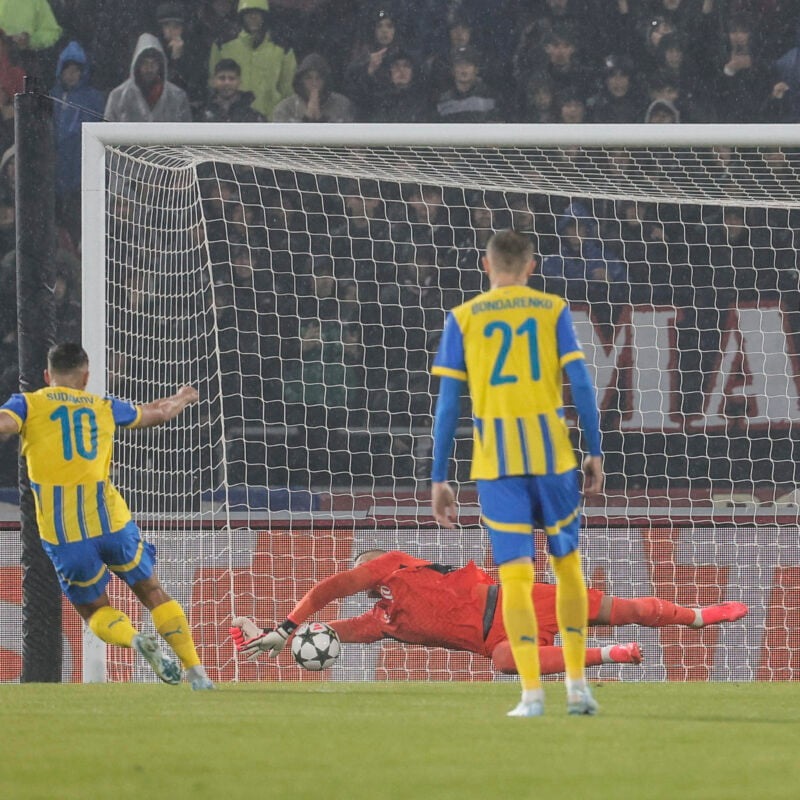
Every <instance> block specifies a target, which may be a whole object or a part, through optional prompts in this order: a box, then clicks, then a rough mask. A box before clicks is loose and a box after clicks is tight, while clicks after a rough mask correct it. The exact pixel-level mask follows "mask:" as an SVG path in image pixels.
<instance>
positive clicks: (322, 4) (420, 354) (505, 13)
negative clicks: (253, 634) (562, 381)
mask: <svg viewBox="0 0 800 800" xmlns="http://www.w3.org/2000/svg"><path fill="white" fill-rule="evenodd" d="M25 75H28V76H32V77H35V78H36V79H37V80H38V83H39V85H40V86H42V87H52V89H51V94H52V96H53V98H54V99H55V131H56V149H57V164H56V166H57V186H56V194H57V215H58V222H59V228H58V230H59V234H58V236H59V238H58V245H57V270H56V271H57V273H58V276H59V277H58V286H57V287H56V296H57V302H58V304H59V307H60V308H62V309H63V310H64V313H63V319H64V320H65V321H66V322H65V327H64V329H63V330H62V332H61V333H62V336H67V335H70V336H72V337H75V338H76V337H77V336H78V335H79V334H78V332H79V314H78V313H77V309H78V297H79V279H78V275H79V263H80V262H79V254H80V126H81V124H82V123H83V122H86V121H99V120H103V119H105V120H108V121H139V122H189V121H197V122H259V121H266V122H309V123H312V122H354V123H358V122H383V123H402V122H450V123H459V122H472V123H476V122H487V123H488V122H495V123H497V122H500V123H502V122H519V123H565V124H580V123H593V122H594V123H617V124H630V123H638V122H649V123H656V124H657V123H681V122H684V123H685V122H695V123H708V122H729V123H751V122H800V5H798V4H796V3H794V2H791V0H603V2H596V1H595V0H495V1H494V2H492V3H486V2H485V0H484V1H483V2H482V0H238V3H237V0H183V2H178V1H172V2H163V1H161V2H160V1H159V0H136V2H131V0H24V2H5V3H3V2H2V0H0V155H1V156H2V157H1V158H0V257H2V261H0V303H2V309H0V310H1V311H2V314H0V318H2V326H1V327H0V363H2V371H0V395H2V396H7V395H8V394H9V393H10V392H12V391H15V389H16V385H17V384H16V382H17V367H16V348H17V342H16V327H15V324H14V263H15V258H14V226H15V214H14V143H13V122H14V120H13V114H14V108H13V96H14V94H15V93H17V92H19V91H21V89H22V85H23V77H24V76H25ZM610 157H611V158H613V157H614V154H611V156H610ZM714 157H715V159H716V161H717V162H718V164H719V165H720V166H719V172H720V174H724V173H725V171H726V170H727V169H729V168H730V163H729V162H730V160H732V159H735V153H731V152H729V151H725V150H724V148H720V149H718V151H716V152H715V154H714ZM620 158H621V159H622V160H624V154H620ZM781 158H782V154H781V153H780V152H778V151H776V152H775V159H774V162H773V163H771V164H767V166H766V167H765V169H766V172H767V173H769V174H774V173H775V172H776V171H780V169H781V164H779V163H778V162H779V161H780V159H781ZM619 169H620V171H624V169H625V164H624V163H621V164H620V165H619ZM770 170H771V172H770ZM788 172H789V173H791V174H793V167H791V166H790V167H789V170H788ZM267 173H269V171H268V170H267V171H263V172H262V173H259V174H257V175H250V176H249V177H248V178H247V179H246V180H243V179H242V177H241V176H239V175H231V176H230V179H226V178H225V177H224V176H223V177H221V178H219V177H218V178H217V179H216V180H214V181H212V180H210V179H209V180H207V181H206V182H205V183H204V184H203V189H204V198H205V199H204V202H205V204H206V212H207V216H208V218H209V219H210V220H211V222H210V224H209V228H208V234H207V235H208V238H209V246H210V253H211V261H212V271H213V276H214V281H215V282H216V283H217V284H218V287H217V300H218V302H219V303H220V319H221V327H222V331H223V335H222V347H223V348H228V349H229V351H230V352H236V353H238V354H239V355H240V356H242V358H245V357H247V356H253V358H254V361H253V364H252V365H251V366H248V367H247V368H246V369H244V370H243V376H242V377H241V378H240V379H238V378H237V380H241V381H242V382H244V381H245V377H244V376H247V375H249V376H256V378H255V382H256V384H257V385H254V386H244V385H240V386H237V387H227V388H228V389H230V392H231V394H232V395H235V394H236V393H237V392H239V393H240V394H241V395H242V396H245V397H259V398H263V399H266V400H267V401H268V402H267V408H269V409H272V411H270V412H269V413H275V414H278V412H277V409H282V410H281V411H280V415H282V417H281V418H280V419H278V418H277V417H276V418H275V419H268V420H266V422H267V423H271V422H274V423H282V424H285V425H287V426H292V425H296V424H298V422H300V421H302V420H305V424H306V425H307V426H310V427H311V428H314V427H316V428H322V427H324V426H327V428H328V430H332V431H336V430H338V431H341V432H342V434H341V435H342V437H343V438H342V442H341V443H340V445H337V446H335V447H334V445H333V444H331V442H330V441H326V442H325V445H324V446H323V447H320V446H319V440H317V445H316V449H317V450H318V457H319V458H320V459H322V460H325V459H329V457H330V452H332V450H340V451H341V452H342V453H345V452H352V451H353V449H354V448H353V444H352V441H351V440H349V439H348V436H350V434H348V433H346V432H345V429H346V428H347V427H348V425H350V426H351V427H352V425H351V423H352V419H353V418H352V417H350V418H349V420H348V419H346V418H345V417H346V414H347V413H352V412H358V411H360V410H365V411H368V412H369V413H370V415H371V416H370V420H371V421H372V422H376V421H377V422H376V424H377V425H378V426H379V427H382V428H383V429H385V430H386V431H390V430H391V429H392V428H393V427H395V428H396V427H397V426H398V425H400V426H401V427H405V428H409V426H410V425H412V422H413V420H419V419H421V418H422V417H425V416H426V415H428V414H429V413H430V408H429V405H428V404H429V402H430V397H429V395H428V385H427V378H426V370H427V359H428V356H429V352H430V349H431V344H432V343H431V342H430V341H429V332H430V331H436V330H440V329H441V324H442V320H441V318H440V317H441V313H442V312H441V309H443V308H446V307H449V306H450V305H452V304H453V302H457V301H460V300H461V299H463V298H464V297H465V296H468V295H470V294H472V293H474V292H475V291H477V290H478V289H480V288H481V286H482V284H481V275H480V271H479V253H480V250H481V248H482V247H483V246H484V245H485V242H486V240H487V238H488V236H489V234H490V232H491V230H492V229H497V228H499V227H503V226H505V225H508V224H514V225H515V226H516V227H519V228H520V229H522V230H528V231H530V232H531V233H532V234H533V232H534V231H535V232H536V235H537V243H538V246H539V248H540V251H541V253H542V255H543V260H542V268H541V278H540V279H539V280H540V282H541V284H540V285H543V286H544V287H545V288H548V289H551V290H554V291H559V292H561V293H564V294H566V295H567V296H568V297H570V298H571V299H574V300H587V301H589V302H591V303H593V304H594V306H595V309H596V313H597V315H598V317H599V318H601V319H603V318H605V319H606V321H607V322H608V324H609V325H611V324H613V321H614V307H615V304H617V303H622V302H630V301H634V302H671V301H673V300H675V301H676V302H677V300H676V293H679V292H680V291H681V289H680V287H687V286H690V285H692V284H697V283H700V282H701V281H700V279H699V278H697V276H698V275H700V274H701V273H702V271H703V270H704V269H706V270H711V269H713V268H717V267H721V265H720V264H717V263H716V262H717V261H719V260H720V259H721V260H722V261H726V260H727V259H729V258H732V259H733V260H734V261H735V260H736V259H738V262H737V263H739V266H740V267H741V269H739V270H738V271H737V270H734V271H733V272H731V274H730V276H728V277H729V280H728V278H723V277H721V276H722V275H723V270H722V269H721V268H720V269H716V272H715V273H714V275H715V277H709V274H705V275H704V278H703V280H705V281H706V284H705V285H707V286H709V287H710V288H709V290H708V298H707V300H708V302H707V303H706V300H702V302H700V301H698V302H697V303H696V304H699V306H700V307H705V306H704V304H705V305H707V306H708V308H710V309H716V308H717V306H718V305H719V300H718V298H719V297H720V296H724V290H726V289H729V290H730V291H736V292H739V291H747V290H748V287H750V290H752V291H755V290H758V291H775V292H777V291H779V290H782V291H795V290H796V267H797V264H796V255H795V254H796V248H795V242H794V237H795V233H794V231H795V230H796V229H797V228H798V225H797V224H796V223H797V221H796V220H794V219H790V218H789V216H788V214H787V215H785V217H786V218H785V219H782V218H780V219H779V218H778V214H779V212H774V213H773V217H772V218H770V220H769V221H768V220H767V218H766V212H762V211H761V210H758V209H756V210H755V211H753V210H748V211H747V212H745V211H744V210H742V209H735V208H729V209H728V210H726V211H725V212H723V211H722V209H721V208H712V207H706V208H703V209H700V208H699V207H698V210H697V214H698V217H697V219H695V220H688V221H687V219H686V218H685V216H684V214H685V210H683V209H682V210H681V211H680V212H678V211H676V210H675V209H674V208H672V209H670V208H669V207H668V206H667V205H666V204H653V205H652V206H651V207H649V208H643V207H642V205H641V204H636V203H632V202H630V203H629V202H624V201H616V202H611V201H585V200H582V199H580V198H560V199H558V198H557V199H555V201H554V200H553V198H552V197H545V196H543V195H541V196H540V195H535V194H530V195H524V194H519V195H516V194H513V193H512V194H509V193H505V194H503V193H499V194H498V195H497V196H493V195H490V194H486V193H481V192H476V193H466V194H465V193H464V192H460V193H459V192H458V191H455V190H444V191H443V190H442V189H441V188H439V187H435V186H426V185H411V184H409V185H400V184H393V185H391V186H389V185H381V186H378V185H377V184H374V185H368V186H367V185H365V186H361V185H353V186H337V187H334V189H335V191H333V192H331V193H330V194H327V195H322V194H320V193H319V192H316V193H314V192H313V191H312V192H304V191H301V190H300V189H298V187H297V186H296V185H294V186H291V185H289V184H287V185H285V186H284V185H282V183H281V178H280V176H278V175H277V174H276V173H274V172H273V173H271V174H267ZM290 184H291V181H290ZM243 185H247V186H249V190H245V191H243V190H242V186H243ZM247 191H250V192H251V193H253V192H254V193H255V196H254V197H249V196H248V194H247ZM393 198H394V199H393ZM309 203H311V205H309ZM337 203H338V204H339V205H337ZM771 213H772V212H771ZM745 214H747V215H748V219H747V221H746V222H747V224H746V226H745V225H744V215H745ZM736 215H739V217H742V220H741V221H740V222H738V223H736V224H734V222H735V220H734V219H733V218H734V217H735V216H736ZM739 217H736V219H738V218H739ZM762 217H763V219H762ZM768 225H769V227H767V226H768ZM737 236H738V238H737ZM759 236H762V237H769V244H768V246H765V247H763V248H762V247H760V246H759V245H758V242H756V241H754V240H753V237H755V238H758V237H759ZM726 248H727V249H726ZM723 251H724V252H723ZM289 254H293V255H292V256H291V257H290V256H289ZM298 254H302V257H301V256H300V255H298ZM765 259H766V260H767V261H769V263H763V264H762V263H761V262H763V261H764V260H765ZM770 259H771V260H770ZM681 270H683V272H681ZM684 273H686V274H684ZM751 273H752V275H751ZM692 275H694V276H695V277H694V278H693V277H692ZM131 281H132V282H135V278H131ZM715 281H717V283H715ZM720 281H723V282H724V281H727V283H726V284H725V286H721V285H718V283H719V282H720ZM743 281H744V282H745V283H747V285H746V286H745V285H744V284H743V283H742V282H743ZM237 287H246V289H247V291H248V292H249V294H250V296H251V297H254V298H255V303H256V305H255V306H254V307H253V308H252V309H250V310H249V312H248V303H251V304H252V301H251V300H245V299H243V298H238V299H237V298H236V296H235V295H236V294H237V291H238V290H237ZM676 287H678V288H676ZM129 288H130V289H131V294H132V296H133V294H135V291H134V289H135V287H134V286H133V285H132V284H131V286H130V287H129ZM254 290H255V291H254ZM688 291H689V290H688V289H685V290H684V294H686V292H688ZM712 295H713V297H712ZM297 298H300V301H299V304H298V300H297ZM145 302H146V301H145ZM259 303H260V304H261V305H258V304H259ZM287 303H288V304H290V305H291V306H292V307H291V308H289V307H288V306H286V304H287ZM292 304H293V305H292ZM226 314H228V315H229V316H230V319H229V320H228V321H227V322H226V321H225V319H226ZM715 314H716V311H714V310H712V311H710V312H709V315H710V317H709V320H706V321H703V320H702V319H700V320H696V321H695V322H696V324H695V326H694V327H695V328H696V329H699V330H701V331H703V330H705V329H706V328H708V329H709V330H710V329H711V328H713V326H714V324H716V323H714V320H713V319H711V317H714V315H715ZM70 320H71V322H70ZM248 320H250V322H248ZM70 325H71V326H72V327H71V328H70ZM709 335H710V334H709ZM248 337H250V338H249V339H248ZM248 341H249V342H250V344H248ZM706 344H708V343H706ZM712 344H713V343H712ZM267 345H268V346H267ZM690 349H691V348H690ZM695 349H696V350H697V352H700V350H699V349H697V348H695ZM273 361H274V363H272V362H273ZM687 363H688V362H687ZM690 373H691V374H696V375H697V376H700V375H701V373H702V365H700V364H697V365H695V366H694V368H693V369H688V368H687V374H690ZM276 374H279V375H280V377H281V381H274V380H267V379H266V378H264V376H265V375H276ZM229 380H233V378H229ZM688 380H689V381H690V384H691V380H695V379H693V378H689V379H688ZM699 380H701V378H700V377H697V378H696V381H699ZM411 383H413V384H414V385H413V386H412V385H410V384H411ZM685 394H686V397H687V403H689V404H690V405H691V403H693V402H695V400H694V399H693V398H695V395H696V394H697V392H696V391H693V390H692V388H691V385H688V386H687V389H686V393H685ZM270 400H280V401H281V402H280V403H270V402H269V401H270ZM337 409H341V411H337ZM293 415H294V416H293ZM242 416H244V417H245V418H247V416H248V414H247V413H245V411H242ZM295 417H297V418H295ZM301 418H302V419H301ZM329 435H330V436H335V435H336V434H335V433H332V434H329ZM409 441H410V440H409ZM307 444H308V446H307V447H305V448H301V447H299V446H297V447H296V448H295V449H294V451H293V450H292V448H289V449H288V451H287V452H289V453H290V455H289V456H287V458H290V457H291V452H296V453H300V452H301V451H305V452H307V451H309V449H313V448H312V444H310V443H307ZM411 447H412V445H411V444H410V443H408V442H406V441H405V440H404V439H403V438H402V437H398V436H390V435H388V434H387V438H386V442H385V454H386V456H387V459H388V460H389V461H390V462H391V463H390V464H387V465H386V466H385V467H381V468H380V470H378V469H377V468H376V467H375V465H374V463H372V464H371V465H366V466H363V467H359V469H360V470H361V471H362V472H364V474H368V473H369V472H370V471H371V472H372V473H373V474H374V473H375V472H376V471H379V472H380V471H381V470H383V471H389V472H391V470H396V469H397V468H398V467H397V464H398V463H400V461H402V457H403V456H408V459H407V461H408V465H407V467H403V468H402V469H404V470H406V472H407V473H408V474H412V473H413V471H414V466H413V461H412V459H411ZM368 450H369V457H370V458H372V459H374V458H376V457H377V455H376V454H377V453H378V452H379V451H380V447H376V443H375V440H373V441H371V442H370V443H369V447H368V448H365V451H364V452H365V453H367V451H368ZM305 467H306V468H307V469H309V470H311V471H313V467H312V466H310V465H309V464H308V463H306V465H305ZM287 469H288V470H289V471H290V472H291V465H288V466H287ZM326 469H327V470H328V471H329V472H331V471H332V472H336V471H340V472H342V473H344V472H345V471H348V470H349V471H350V472H353V471H357V470H355V468H354V467H353V465H352V464H350V465H349V466H343V465H342V464H339V465H338V466H331V464H330V463H328V466H327V467H326ZM6 472H8V470H6ZM11 474H12V475H13V470H12V473H11ZM8 482H13V477H12V479H11V481H9V480H8V478H7V476H3V475H0V484H2V483H8Z"/></svg>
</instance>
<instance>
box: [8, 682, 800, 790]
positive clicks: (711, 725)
mask: <svg viewBox="0 0 800 800" xmlns="http://www.w3.org/2000/svg"><path fill="white" fill-rule="evenodd" d="M546 691H547V702H548V709H547V716H546V717H543V718H540V719H508V718H506V717H505V712H506V711H508V710H509V709H510V708H512V707H513V706H514V705H515V704H516V702H517V699H518V687H517V686H516V685H515V684H508V683H496V684H484V683H481V684H462V683H392V684H387V683H364V684H341V683H303V684H299V683H298V684H290V683H282V684H269V683H264V684H235V685H233V684H232V685H222V686H220V687H218V690H217V691H216V692H204V693H193V692H191V691H190V690H189V688H188V686H185V685H184V686H181V687H179V688H177V689H176V688H173V687H168V686H163V685H160V684H159V685H150V684H148V685H134V684H131V685H125V684H116V685H85V686H84V685H36V684H28V685H4V686H0V798H3V800H29V799H31V800H32V799H33V798H36V799H37V800H38V799H39V798H41V799H42V800H78V798H80V799H81V800H85V798H101V797H104V798H110V799H111V800H126V799H127V798H137V800H141V799H142V798H150V797H168V798H173V799H174V800H183V798H187V800H189V798H191V800H205V799H206V798H214V800H238V798H247V799H248V800H250V798H259V800H260V799H261V798H264V799H265V800H266V799H267V798H300V799H301V800H305V798H310V799H311V798H313V800H330V799H332V798H335V800H339V799H340V798H341V799H342V800H360V798H369V799H370V800H384V799H387V800H400V799H401V798H403V799H404V798H414V800H429V799H430V800H439V798H442V800H449V799H450V798H453V799H454V800H455V798H458V800H472V798H475V799H476V800H477V799H478V798H480V799H481V800H484V798H509V799H510V800H517V798H519V799H520V800H521V799H522V798H541V800H553V799H554V798H568V799H569V800H583V799H584V798H587V799H589V798H590V799H591V800H604V798H609V799H611V798H613V800H623V799H624V798H630V797H632V798H636V799H637V800H650V799H651V798H654V799H656V798H658V799H659V800H660V798H664V800H678V799H680V800H694V799H695V798H696V800H716V799H717V798H719V800H723V798H724V800H734V799H735V798H747V799H748V800H761V798H770V800H773V799H774V798H787V799H789V798H791V800H797V798H800V759H798V756H797V754H798V752H800V702H798V700H799V699H800V697H799V695H800V686H798V685H797V684H790V683H771V684H756V683H754V684H713V683H712V684H699V683H695V684H645V683H641V684H635V683H606V684H602V685H599V686H597V687H596V689H595V697H596V698H597V699H598V701H599V702H600V703H601V706H602V708H601V714H600V715H599V716H597V717H568V716H566V713H565V711H564V692H563V686H562V685H561V684H548V685H547V689H546Z"/></svg>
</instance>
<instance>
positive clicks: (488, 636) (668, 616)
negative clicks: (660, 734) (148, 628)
mask: <svg viewBox="0 0 800 800" xmlns="http://www.w3.org/2000/svg"><path fill="white" fill-rule="evenodd" d="M362 591H365V592H367V595H368V596H369V597H372V598H376V599H377V601H378V602H376V603H375V605H374V606H373V607H372V608H371V609H370V610H369V611H367V612H366V613H365V614H361V615H360V616H357V617H352V618H350V619H338V620H334V621H333V622H329V623H328V624H329V625H330V626H331V627H332V628H333V629H334V630H335V631H336V633H337V634H338V636H339V639H340V640H341V641H342V642H343V643H350V642H354V643H355V642H360V643H370V642H377V641H380V640H381V639H393V640H395V641H400V642H405V643H408V644H418V645H424V646H427V647H444V648H447V649H448V650H466V651H468V652H471V653H477V654H478V655H482V656H485V657H486V658H490V659H491V660H492V664H493V666H494V668H495V669H496V670H497V671H498V672H503V673H507V674H513V673H516V667H515V665H514V658H513V655H512V653H511V646H510V644H509V641H508V635H507V634H506V630H505V628H504V626H503V616H502V614H501V613H499V611H498V609H500V608H501V607H502V605H501V603H502V591H503V590H502V587H501V586H499V585H498V584H497V582H496V581H495V580H494V579H493V578H492V577H491V575H489V573H488V572H486V571H484V570H482V569H480V568H479V567H478V566H476V565H475V563H474V562H472V561H470V562H469V563H468V564H467V565H466V566H463V567H452V566H444V565H441V564H435V563H432V562H430V561H425V560H424V559H421V558H415V557H414V556H412V555H409V554H408V553H403V552H401V551H399V550H393V551H389V552H387V551H385V550H378V549H376V550H368V551H367V552H365V553H362V554H361V555H359V556H358V557H357V558H356V560H355V565H354V567H353V569H349V570H345V571H343V572H339V573H336V574H335V575H332V576H331V577H329V578H326V579H324V580H322V581H320V582H319V583H317V584H316V585H315V586H314V587H313V588H312V589H311V590H310V591H309V592H307V594H306V595H305V596H304V597H303V598H302V599H301V600H300V601H299V602H298V603H297V605H296V606H295V607H294V608H293V609H292V611H291V612H290V613H289V615H288V617H287V618H286V619H285V620H284V621H283V622H281V623H280V625H278V626H277V627H276V628H272V629H266V630H262V629H261V628H260V627H259V626H258V625H257V624H256V623H255V622H254V621H253V620H251V619H248V618H247V617H234V619H233V620H232V625H231V628H230V632H231V636H232V638H233V640H234V643H235V645H236V649H237V650H238V651H239V652H240V653H242V654H243V655H245V656H247V657H248V658H249V659H255V658H257V657H258V656H260V655H261V653H264V652H266V653H267V654H268V655H269V656H270V657H272V658H274V657H275V656H277V655H278V653H280V652H281V650H283V648H284V647H285V645H286V642H287V641H288V639H289V638H290V636H291V635H292V633H293V632H294V630H295V629H296V628H297V627H298V626H299V625H300V624H302V623H303V622H305V621H306V620H307V619H309V618H310V617H311V616H312V615H314V614H316V613H317V612H319V611H321V610H322V609H324V608H325V607H326V606H327V605H328V604H329V603H331V602H333V601H335V600H340V599H342V598H345V597H349V596H351V595H354V594H357V593H358V592H362ZM588 591H589V616H588V620H587V622H588V624H589V625H590V626H592V625H630V624H635V625H642V626H645V627H649V628H661V627H665V626H667V625H682V626H684V627H689V628H704V627H706V626H708V625H714V624H717V623H720V622H733V621H735V620H737V619H741V618H742V617H743V616H744V615H745V614H747V610H748V609H747V606H746V605H744V604H742V603H722V604H721V605H714V606H707V607H705V608H685V607H683V606H679V605H676V604H674V603H671V602H669V601H667V600H662V599H660V598H658V597H639V598H632V599H627V598H621V597H613V596H611V595H608V594H605V593H604V592H601V591H599V590H597V589H589V590H588ZM533 598H534V604H535V605H534V607H535V609H536V616H537V620H538V623H539V632H538V635H539V647H540V653H541V668H542V673H543V674H554V673H559V672H563V671H564V654H563V651H562V648H561V647H557V646H554V644H553V642H554V639H555V635H556V633H558V621H557V619H556V587H555V585H553V584H548V583H535V584H534V586H533ZM641 661H642V653H641V648H640V647H639V645H638V644H637V643H636V642H630V643H626V644H615V645H607V646H605V647H590V648H587V651H586V664H587V666H595V665H598V664H609V663H620V664H639V663H641Z"/></svg>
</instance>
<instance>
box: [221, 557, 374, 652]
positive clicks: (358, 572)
mask: <svg viewBox="0 0 800 800" xmlns="http://www.w3.org/2000/svg"><path fill="white" fill-rule="evenodd" d="M375 583H376V577H375V574H374V573H373V572H372V571H371V570H370V569H368V568H367V567H366V566H363V565H362V566H358V567H354V568H353V569H348V570H346V571H345V572H339V573H337V574H336V575H331V576H330V577H329V578H325V580H322V581H320V582H319V583H318V584H316V585H315V586H313V587H312V588H311V589H310V590H309V591H308V592H307V593H306V594H305V595H304V596H303V598H302V599H301V600H300V601H299V602H298V603H297V605H296V606H295V607H294V608H293V609H292V610H291V611H290V612H289V614H288V616H287V617H286V619H285V620H284V621H283V622H281V623H280V625H278V626H276V627H275V628H265V629H263V630H262V629H261V628H259V627H258V625H257V624H256V623H255V622H253V620H251V619H248V618H247V617H234V618H233V620H231V627H230V633H231V637H232V638H233V641H234V644H235V645H236V649H237V650H238V651H239V652H240V653H242V654H243V655H245V656H246V657H247V658H248V659H250V660H253V659H255V658H258V656H259V655H260V654H261V653H268V654H269V656H270V657H271V658H274V657H275V656H277V655H278V653H280V652H281V650H283V648H284V646H285V645H286V642H287V641H288V639H289V637H290V636H291V635H292V633H293V632H294V630H295V628H297V626H298V625H300V624H301V623H303V622H305V621H306V620H307V619H308V618H309V617H310V616H311V615H312V614H315V613H316V612H317V611H321V610H322V609H323V608H325V606H327V605H328V603H331V602H333V601H334V600H340V599H341V598H343V597H350V595H353V594H357V593H358V592H361V591H364V590H365V589H369V588H371V587H372V586H374V585H375ZM354 641H376V639H369V640H365V639H357V640H354Z"/></svg>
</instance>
